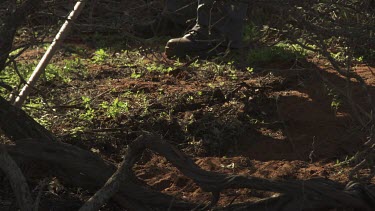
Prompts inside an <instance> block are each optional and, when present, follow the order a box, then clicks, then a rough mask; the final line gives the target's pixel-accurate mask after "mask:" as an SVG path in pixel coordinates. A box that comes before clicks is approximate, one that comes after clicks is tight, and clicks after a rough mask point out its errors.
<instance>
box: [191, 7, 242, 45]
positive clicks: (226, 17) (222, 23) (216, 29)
mask: <svg viewBox="0 0 375 211" xmlns="http://www.w3.org/2000/svg"><path fill="white" fill-rule="evenodd" d="M246 11H247V4H244V3H238V2H236V1H234V0H198V8H197V24H196V26H195V28H203V30H207V31H208V33H212V34H214V35H215V34H220V35H222V36H224V37H225V39H227V41H229V42H231V43H230V44H231V47H234V48H238V47H240V46H241V41H242V33H243V27H244V19H245V16H246Z"/></svg>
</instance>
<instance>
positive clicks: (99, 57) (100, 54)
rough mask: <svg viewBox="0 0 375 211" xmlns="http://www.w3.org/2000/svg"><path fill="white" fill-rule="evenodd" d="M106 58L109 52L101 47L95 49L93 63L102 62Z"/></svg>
mask: <svg viewBox="0 0 375 211" xmlns="http://www.w3.org/2000/svg"><path fill="white" fill-rule="evenodd" d="M108 58H109V54H108V53H107V52H106V51H105V50H104V49H103V48H100V49H99V50H96V51H95V53H94V56H93V57H92V60H93V62H94V63H95V64H103V63H105V62H106V60H107V59H108Z"/></svg>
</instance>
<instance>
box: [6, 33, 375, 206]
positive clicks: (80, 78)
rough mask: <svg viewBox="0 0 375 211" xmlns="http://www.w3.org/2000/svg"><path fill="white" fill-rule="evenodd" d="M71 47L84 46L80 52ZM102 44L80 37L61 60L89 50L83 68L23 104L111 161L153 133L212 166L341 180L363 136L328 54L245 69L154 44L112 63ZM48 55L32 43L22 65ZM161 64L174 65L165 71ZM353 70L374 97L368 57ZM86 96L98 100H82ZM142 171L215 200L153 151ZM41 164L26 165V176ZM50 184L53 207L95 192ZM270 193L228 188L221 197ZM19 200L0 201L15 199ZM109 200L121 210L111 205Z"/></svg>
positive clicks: (149, 179)
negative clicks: (173, 56) (177, 54)
mask: <svg viewBox="0 0 375 211" xmlns="http://www.w3.org/2000/svg"><path fill="white" fill-rule="evenodd" d="M69 46H70V47H71V46H75V47H76V48H78V47H79V48H81V49H83V50H84V53H83V54H82V55H79V54H77V53H76V52H75V53H71V52H70V48H68V47H69ZM77 46H78V47H77ZM94 51H95V50H94V49H92V48H90V47H87V45H85V44H83V45H82V46H79V45H77V44H76V43H75V42H73V41H72V40H71V41H70V43H69V45H67V46H66V47H64V49H63V50H62V51H61V52H59V55H57V56H56V57H55V61H54V63H56V64H62V63H63V60H64V59H74V58H78V57H82V60H83V62H82V66H81V67H79V68H81V69H79V68H78V69H76V70H75V71H73V72H70V73H69V78H70V80H69V81H68V82H62V81H61V80H58V79H56V80H44V81H43V80H42V82H41V84H40V86H39V87H40V88H39V89H40V90H39V91H36V92H35V93H33V99H40V96H42V99H43V102H44V103H45V106H44V107H43V108H42V109H35V108H33V106H32V105H30V104H28V105H26V108H25V109H26V110H28V112H29V113H31V114H32V115H33V117H34V118H37V119H39V121H41V122H43V121H44V122H43V123H44V124H45V125H46V126H47V128H48V129H50V130H51V131H53V132H54V133H55V134H57V136H58V137H59V138H60V139H61V140H63V141H65V142H68V143H71V144H74V145H77V146H79V147H82V148H85V149H88V150H91V151H92V152H94V153H98V154H100V155H101V156H102V157H103V158H105V159H107V160H110V161H112V162H116V163H118V162H120V161H121V159H122V155H123V153H124V150H125V148H126V145H127V144H128V143H130V142H131V141H132V140H134V138H135V137H136V136H137V133H138V132H139V131H152V132H155V133H157V134H160V135H161V136H163V137H164V139H166V140H168V141H170V142H171V143H173V144H174V145H175V146H177V147H178V148H179V149H181V150H183V151H184V152H185V153H187V154H189V155H190V156H191V157H193V158H194V160H195V161H196V163H197V164H198V165H199V166H201V167H202V168H204V169H206V170H210V171H218V172H225V173H229V174H241V175H248V176H250V175H251V176H256V177H262V178H270V179H288V178H296V179H308V178H314V177H324V178H329V179H332V180H335V181H339V182H343V183H344V182H346V181H347V180H348V175H347V173H348V171H349V169H350V166H348V165H345V164H341V162H342V161H345V160H346V159H348V158H350V157H352V156H353V155H354V154H355V153H356V152H357V151H358V150H360V149H361V146H362V144H363V143H364V142H365V140H366V136H365V132H364V131H362V130H361V128H360V127H359V125H358V124H357V122H356V120H355V119H354V118H353V116H352V115H351V114H350V112H351V110H350V107H349V106H348V105H347V104H346V103H345V101H339V102H340V103H339V105H337V106H332V102H333V101H334V100H333V99H334V97H335V96H336V94H335V93H333V91H332V90H331V89H330V88H329V84H327V83H326V82H324V80H322V78H324V79H327V80H329V81H330V82H331V83H333V84H335V85H336V86H338V87H343V86H344V85H345V84H346V83H347V81H346V79H344V78H342V77H340V76H339V75H338V74H337V73H336V72H335V71H333V70H331V69H329V68H328V70H324V71H323V70H319V68H324V67H325V64H324V62H320V61H314V60H313V59H310V60H309V61H297V62H296V61H275V62H270V63H269V64H267V65H263V66H259V67H258V66H257V67H254V70H253V71H248V70H247V69H246V67H248V66H247V64H246V63H241V62H238V61H236V60H234V62H232V63H231V62H229V63H228V62H227V61H231V59H229V60H226V59H225V60H216V61H215V60H213V61H210V62H206V61H197V62H195V63H193V64H191V65H190V66H187V67H185V66H183V64H184V63H183V62H181V64H176V63H175V61H171V60H168V59H166V58H164V57H163V55H162V54H161V50H159V51H158V50H157V49H156V51H155V53H150V52H148V51H147V50H145V51H140V52H141V53H139V54H132V52H131V51H130V52H126V53H124V52H120V51H117V52H116V51H115V50H114V51H113V52H111V54H110V55H109V58H107V59H106V60H105V61H101V62H100V63H93V62H92V58H93V55H94ZM242 53H243V52H242ZM40 54H41V52H38V51H36V50H34V51H30V52H28V53H27V54H25V55H24V56H23V57H22V58H21V59H20V62H26V61H30V60H32V59H36V58H37V56H40ZM140 58H141V59H140ZM233 58H236V57H233ZM84 59H86V60H84ZM224 61H225V62H224ZM62 66H63V65H62ZM159 66H161V67H162V69H164V70H165V69H168V68H170V69H169V70H168V71H164V72H163V71H160V70H159V69H158V67H159ZM147 67H149V68H148V69H147ZM83 69H85V70H83ZM356 71H357V72H358V73H359V74H360V75H361V76H362V77H363V78H364V79H365V80H366V82H367V83H368V85H369V89H370V91H371V94H372V95H374V94H375V87H374V86H375V76H374V74H373V73H372V71H375V68H370V69H369V68H367V67H365V66H362V65H359V66H358V68H357V69H356ZM352 85H353V86H354V87H355V88H354V90H355V93H354V95H355V98H356V99H357V100H358V101H359V102H360V103H362V102H363V104H364V106H366V103H365V100H366V99H365V97H364V96H363V94H361V93H362V92H361V91H360V88H359V87H356V86H357V84H355V83H354V82H353V83H352ZM82 96H87V97H88V98H89V99H90V100H89V101H90V102H89V103H85V102H83V100H82ZM116 98H117V99H118V101H120V102H126V103H127V108H126V109H124V110H121V109H120V108H119V107H117V109H118V110H120V111H119V113H117V114H116V115H115V116H114V117H111V116H110V115H109V113H108V109H106V108H104V107H105V106H103V102H108V104H109V105H111V103H113V102H114V100H115V99H116ZM89 109H92V110H93V111H94V113H95V114H94V116H93V118H92V119H89V117H87V114H88V111H89ZM85 115H86V116H85ZM135 172H136V174H137V176H138V177H139V178H140V179H142V180H143V181H145V183H147V184H149V185H150V186H151V187H152V188H154V189H156V190H159V191H162V192H164V193H167V194H170V195H174V196H176V197H179V198H182V199H186V200H191V201H198V202H202V203H206V202H208V201H209V200H210V195H209V194H208V193H204V192H202V191H201V190H200V189H199V188H198V187H197V186H196V185H194V183H193V182H192V181H190V180H189V179H187V178H185V177H184V176H182V175H181V174H180V173H179V172H178V171H177V170H176V169H175V168H174V167H172V166H171V165H170V164H169V163H168V162H167V161H166V160H165V159H164V158H161V157H159V156H158V155H155V154H151V153H150V154H148V155H145V156H144V158H142V162H141V163H139V164H138V165H137V166H136V167H135ZM34 173H35V172H34ZM34 173H33V171H32V170H30V169H29V173H28V172H26V173H25V174H26V175H29V176H31V174H34ZM33 176H35V175H33ZM38 179H40V178H38ZM35 181H37V180H35ZM372 182H374V181H372ZM53 184H54V185H51V184H50V185H49V189H48V190H46V191H45V192H44V198H45V200H43V199H42V201H41V204H42V205H45V206H46V207H48V206H49V205H51V203H52V202H51V201H53V203H55V204H56V207H58V204H59V203H58V202H60V203H65V202H67V201H70V202H71V203H72V204H73V205H72V210H74V209H75V208H76V207H79V204H80V203H82V201H83V200H85V199H87V198H88V197H89V196H90V193H87V192H85V191H84V190H80V189H77V188H71V187H64V186H63V184H60V183H59V181H54V183H53ZM34 185H35V184H34ZM8 191H9V190H8ZM6 192H7V191H4V193H6ZM8 193H9V192H8ZM272 194H274V193H266V192H259V191H253V190H233V191H227V192H226V193H225V194H223V195H222V198H221V201H220V203H219V204H220V205H223V206H225V205H228V204H230V203H237V202H242V201H248V200H257V199H260V198H262V197H265V196H269V195H272ZM2 195H3V194H2ZM10 198H11V197H4V198H3V199H2V201H3V202H4V203H5V202H7V203H8V204H9V203H10V201H11V199H10ZM4 203H3V204H4ZM53 203H52V204H53ZM10 207H11V206H10ZM42 207H43V206H42ZM8 208H9V205H8ZM9 209H10V208H9ZM56 209H57V208H56ZM104 209H105V210H118V209H119V208H118V207H117V206H116V205H115V204H112V203H109V204H107V205H106V208H104ZM10 210H11V209H10Z"/></svg>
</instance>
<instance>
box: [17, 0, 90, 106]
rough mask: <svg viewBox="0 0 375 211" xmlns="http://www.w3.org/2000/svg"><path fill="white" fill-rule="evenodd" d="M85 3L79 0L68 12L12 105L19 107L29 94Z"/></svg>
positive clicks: (83, 0)
mask: <svg viewBox="0 0 375 211" xmlns="http://www.w3.org/2000/svg"><path fill="white" fill-rule="evenodd" d="M84 5H85V0H79V1H77V3H76V4H75V6H74V9H73V10H72V11H71V12H70V14H69V16H68V18H67V20H66V21H65V23H64V24H63V25H62V27H61V28H60V30H59V32H58V33H57V34H56V36H55V39H54V40H53V42H52V44H51V45H50V46H49V48H48V49H47V51H46V53H45V54H44V55H43V58H42V59H41V60H40V62H39V64H38V66H37V67H36V68H35V70H34V72H33V74H32V75H31V76H30V78H29V81H28V82H27V83H26V84H25V86H24V87H23V88H22V90H21V92H20V93H19V95H18V97H17V98H16V100H15V102H14V106H16V107H21V106H22V104H23V102H24V101H25V100H26V98H27V96H28V95H29V93H30V91H31V89H32V87H33V86H34V85H35V84H36V82H37V81H38V79H39V77H40V75H41V74H42V73H43V72H44V70H45V68H46V67H47V65H48V63H49V61H50V60H51V58H52V56H53V55H54V54H55V52H56V51H57V49H58V48H59V47H60V45H61V43H62V42H63V40H64V39H65V37H66V36H67V35H68V33H69V31H70V28H71V25H72V23H73V21H74V20H75V19H76V18H77V17H78V15H79V14H80V13H81V11H82V8H83V7H84Z"/></svg>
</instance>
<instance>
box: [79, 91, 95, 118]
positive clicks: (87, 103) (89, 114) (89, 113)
mask: <svg viewBox="0 0 375 211" xmlns="http://www.w3.org/2000/svg"><path fill="white" fill-rule="evenodd" d="M82 104H83V105H84V107H85V113H82V114H80V115H79V118H80V119H82V120H86V121H89V122H91V121H92V120H93V119H94V118H95V116H96V115H95V110H94V109H93V108H92V107H91V98H90V97H87V96H82Z"/></svg>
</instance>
